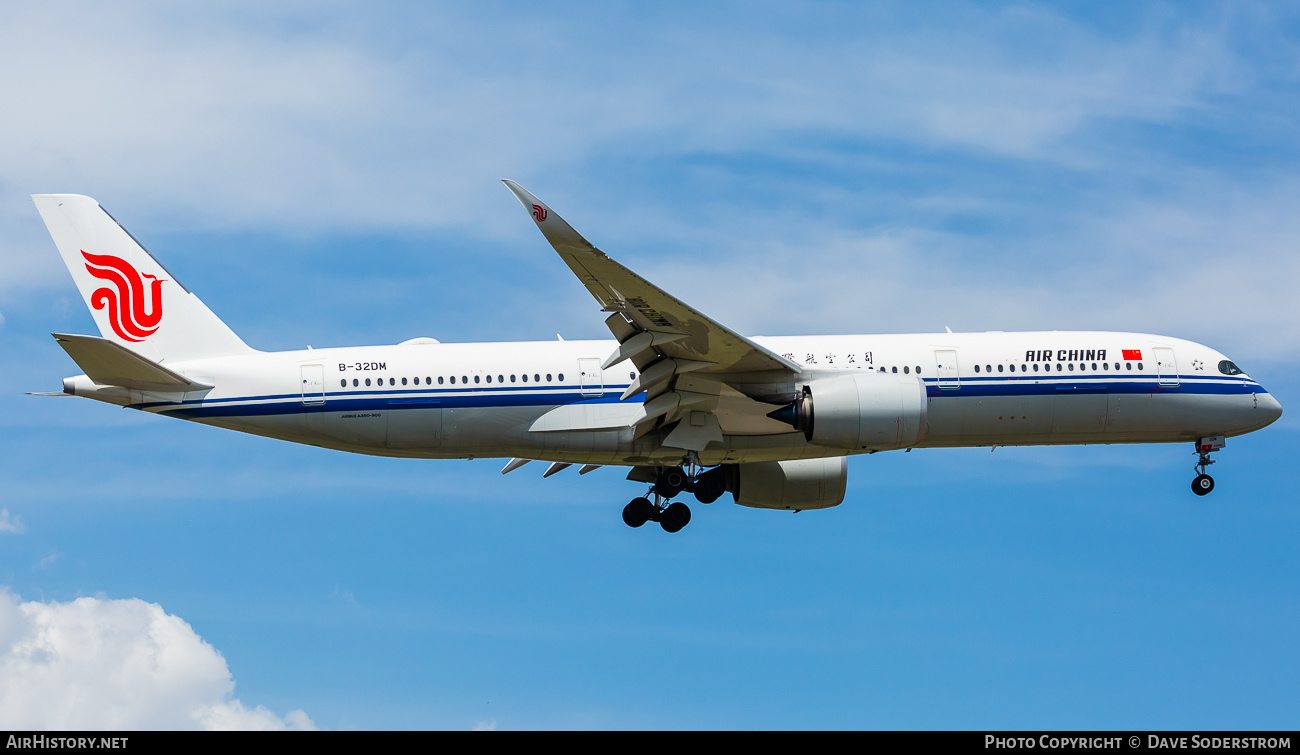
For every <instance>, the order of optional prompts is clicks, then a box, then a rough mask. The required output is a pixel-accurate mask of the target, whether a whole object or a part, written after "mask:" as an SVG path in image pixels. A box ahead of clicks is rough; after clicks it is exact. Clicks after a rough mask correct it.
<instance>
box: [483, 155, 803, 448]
mask: <svg viewBox="0 0 1300 755" xmlns="http://www.w3.org/2000/svg"><path fill="white" fill-rule="evenodd" d="M504 183H505V185H506V187H507V188H508V189H510V191H511V192H512V193H513V194H514V195H515V197H516V198H517V199H518V200H519V201H520V203H522V204H523V205H524V209H526V210H528V211H529V214H531V215H532V217H533V221H534V222H535V223H536V224H537V227H538V229H539V230H541V232H542V235H543V236H545V237H546V240H547V241H549V242H550V243H551V246H553V247H555V251H556V252H558V253H559V255H560V258H561V259H563V260H564V263H565V264H566V265H568V266H569V269H570V270H572V271H573V274H574V275H576V276H578V280H579V281H581V282H582V284H583V285H584V286H586V287H587V290H588V291H590V292H591V295H592V296H593V297H595V299H596V301H597V302H599V303H600V306H601V308H602V309H603V310H604V311H606V312H612V313H613V314H611V315H610V316H609V317H608V318H606V320H605V325H606V326H608V327H609V329H610V332H612V333H613V334H614V337H615V338H616V339H618V342H619V346H618V348H617V349H615V350H614V352H613V353H611V354H610V355H609V357H608V358H607V359H606V360H605V362H604V364H603V365H602V367H603V368H605V369H608V368H610V367H612V366H614V365H616V364H618V363H619V362H622V361H623V360H631V361H632V363H633V364H635V365H636V367H637V369H638V370H639V371H640V374H639V375H637V377H636V379H635V380H633V382H632V385H631V386H630V387H629V388H628V389H627V391H625V392H624V393H623V396H622V398H623V399H624V400H626V399H628V398H631V397H632V396H635V395H637V394H639V393H643V392H644V393H645V400H644V404H643V407H642V409H641V411H639V412H636V413H635V414H634V415H632V416H631V418H630V419H628V420H624V421H625V422H627V425H625V426H632V427H634V428H635V435H636V436H637V437H639V436H641V435H644V434H645V433H647V432H649V431H650V430H652V429H654V428H656V427H663V428H665V429H667V428H668V427H669V426H670V425H673V424H674V423H675V427H673V428H672V430H671V432H669V433H668V434H667V435H666V437H664V438H663V441H662V443H663V445H665V446H668V447H671V448H682V449H685V450H688V451H702V450H704V448H705V446H707V445H708V444H709V443H712V442H718V443H721V442H722V429H721V426H720V424H719V422H718V418H717V417H716V416H715V414H714V410H715V409H716V408H717V405H718V401H719V398H720V395H721V393H722V392H723V390H724V388H723V385H722V384H723V383H724V382H726V376H727V375H735V374H739V373H755V372H770V371H779V372H782V373H785V374H787V375H794V374H798V373H800V372H802V368H801V367H800V366H799V365H797V364H795V363H794V362H791V361H790V360H788V359H785V358H783V357H781V356H780V355H778V354H775V353H773V352H772V351H770V350H768V349H765V348H763V347H762V346H760V345H758V344H756V343H754V342H753V341H751V340H749V339H748V338H745V337H744V336H742V335H740V334H739V333H737V332H735V331H734V330H732V329H730V328H728V327H726V326H725V325H723V324H721V323H719V322H717V321H716V320H713V319H711V318H709V317H707V316H705V315H704V314H702V313H700V312H699V310H697V309H695V308H694V307H691V306H690V305H688V304H686V303H684V302H682V301H681V300H680V299H677V298H676V297H674V296H673V295H672V294H669V293H668V292H667V291H664V290H663V289H661V288H659V287H658V286H656V285H654V284H653V283H651V282H649V281H647V280H646V279H644V278H642V277H641V276H639V275H637V274H636V273H634V272H632V271H631V270H629V269H627V268H626V267H623V266H622V265H620V264H619V263H618V262H615V261H614V260H613V259H611V258H610V257H609V255H607V254H605V253H604V252H602V251H601V250H599V249H597V248H596V247H595V246H593V245H592V244H591V242H589V241H587V240H586V239H585V238H583V237H582V235H581V234H579V233H578V232H577V231H576V230H574V229H573V226H571V225H569V224H568V223H566V222H565V221H564V219H563V218H561V217H560V216H559V215H558V214H556V212H555V211H554V210H552V209H551V208H550V207H549V206H548V205H547V204H546V203H545V202H543V201H542V200H540V199H538V198H537V197H536V196H534V195H533V194H531V193H530V192H529V191H528V190H527V189H525V188H523V187H522V186H520V185H519V184H517V183H515V182H514V181H508V180H507V181H504ZM687 373H691V376H692V377H698V378H699V379H698V380H690V381H689V385H687V386H686V387H683V384H682V382H681V380H679V378H681V377H682V376H683V375H686V374H687ZM563 408H564V407H561V409H563ZM557 411H558V410H557ZM764 412H765V410H764ZM544 419H545V418H544ZM556 419H557V421H558V418H556ZM539 423H540V424H535V426H534V427H533V428H532V430H533V431H535V432H545V431H547V430H552V429H556V428H552V427H550V426H549V425H548V424H547V423H544V422H541V420H539ZM551 424H555V423H554V422H552V423H551ZM540 425H546V427H542V426H540ZM565 427H566V428H567V423H565Z"/></svg>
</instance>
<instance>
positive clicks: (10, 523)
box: [0, 509, 27, 535]
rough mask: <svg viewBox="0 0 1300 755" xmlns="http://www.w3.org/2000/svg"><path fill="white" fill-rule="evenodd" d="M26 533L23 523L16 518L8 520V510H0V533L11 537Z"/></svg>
mask: <svg viewBox="0 0 1300 755" xmlns="http://www.w3.org/2000/svg"><path fill="white" fill-rule="evenodd" d="M26 531H27V528H26V527H24V526H23V522H22V520H21V519H19V518H18V517H16V516H15V517H13V518H12V519H10V518H9V509H0V532H8V533H10V534H12V535H20V534H22V533H24V532H26Z"/></svg>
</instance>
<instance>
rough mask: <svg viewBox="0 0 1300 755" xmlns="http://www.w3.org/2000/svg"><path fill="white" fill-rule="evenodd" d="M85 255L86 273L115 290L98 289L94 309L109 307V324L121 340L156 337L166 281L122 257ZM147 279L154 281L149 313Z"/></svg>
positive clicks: (93, 295) (84, 253) (91, 304)
mask: <svg viewBox="0 0 1300 755" xmlns="http://www.w3.org/2000/svg"><path fill="white" fill-rule="evenodd" d="M81 256H82V257H85V258H86V272H88V273H90V274H91V275H93V276H95V277H96V278H99V279H100V280H104V281H108V282H109V283H112V284H113V288H108V287H107V286H105V287H104V288H97V289H95V291H94V293H92V294H91V295H90V306H92V307H94V308H95V309H104V308H105V307H107V308H108V323H109V325H111V326H113V332H114V333H116V334H117V336H118V338H121V339H122V340H124V341H136V342H139V341H143V340H144V339H146V338H148V337H149V336H151V335H153V334H154V331H156V330H158V323H159V322H161V321H162V284H163V282H164V281H165V280H166V279H165V278H156V277H154V276H152V275H148V274H142V273H140V272H138V271H137V270H136V269H135V268H134V267H132V265H131V263H130V262H127V261H126V260H124V259H122V258H121V257H113V256H111V255H107V254H88V253H86V251H85V250H84V249H83V250H82V251H81ZM145 278H148V279H149V280H150V284H149V302H148V304H149V311H147V312H146V311H145V288H144V287H145V283H144V279H145Z"/></svg>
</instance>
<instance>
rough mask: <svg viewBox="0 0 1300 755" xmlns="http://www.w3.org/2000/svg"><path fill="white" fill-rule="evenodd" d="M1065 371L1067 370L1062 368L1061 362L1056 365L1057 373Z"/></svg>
mask: <svg viewBox="0 0 1300 755" xmlns="http://www.w3.org/2000/svg"><path fill="white" fill-rule="evenodd" d="M1064 369H1065V368H1064V367H1062V366H1061V363H1060V362H1057V363H1056V371H1057V372H1061V371H1062V370H1064Z"/></svg>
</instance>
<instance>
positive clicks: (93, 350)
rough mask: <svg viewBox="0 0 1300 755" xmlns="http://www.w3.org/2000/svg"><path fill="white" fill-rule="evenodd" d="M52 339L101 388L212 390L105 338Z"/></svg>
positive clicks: (208, 386)
mask: <svg viewBox="0 0 1300 755" xmlns="http://www.w3.org/2000/svg"><path fill="white" fill-rule="evenodd" d="M51 335H53V336H54V338H55V339H56V340H57V341H58V342H59V345H60V346H62V347H63V350H64V351H66V352H68V356H70V357H72V361H74V362H76V363H77V366H78V367H80V368H81V369H82V371H84V372H85V373H86V377H88V378H90V379H91V380H93V381H95V382H96V383H98V384H99V385H119V386H122V387H123V388H136V389H138V390H145V391H197V390H202V389H204V388H211V387H212V386H211V385H209V384H207V383H200V382H197V381H194V380H191V379H190V378H187V377H185V376H184V375H180V374H178V373H175V372H172V371H171V370H169V369H167V368H166V367H163V366H162V365H161V364H158V363H157V362H152V361H150V360H148V359H145V358H144V357H142V356H140V355H139V354H137V353H135V352H134V351H131V350H130V349H128V348H126V347H125V346H120V345H118V344H116V343H114V342H112V341H110V340H108V339H106V338H99V337H97V336H75V335H67V334H64V333H52V334H51Z"/></svg>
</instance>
